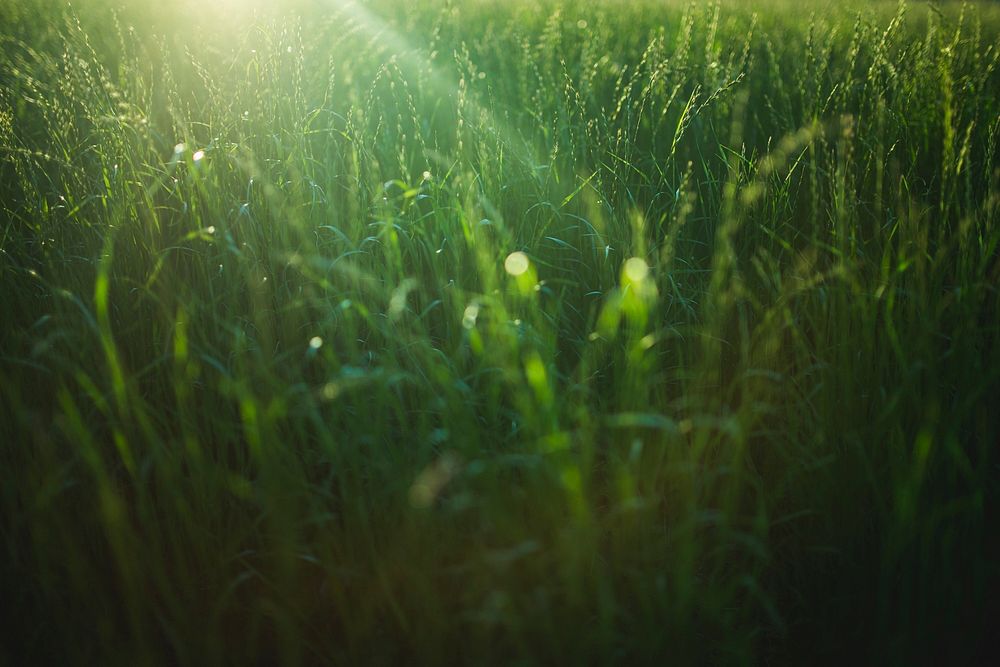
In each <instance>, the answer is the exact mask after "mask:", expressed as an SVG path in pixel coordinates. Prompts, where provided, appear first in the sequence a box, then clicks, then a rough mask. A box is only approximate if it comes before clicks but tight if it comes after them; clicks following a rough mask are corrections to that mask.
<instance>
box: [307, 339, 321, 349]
mask: <svg viewBox="0 0 1000 667" xmlns="http://www.w3.org/2000/svg"><path fill="white" fill-rule="evenodd" d="M321 347H323V339H322V338H320V337H319V336H313V337H312V338H310V339H309V349H311V350H318V349H319V348H321Z"/></svg>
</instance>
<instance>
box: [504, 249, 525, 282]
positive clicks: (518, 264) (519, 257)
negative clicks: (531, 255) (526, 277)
mask: <svg viewBox="0 0 1000 667" xmlns="http://www.w3.org/2000/svg"><path fill="white" fill-rule="evenodd" d="M529 265H530V263H529V262H528V256H527V255H525V254H524V253H523V252H521V251H520V250H518V251H517V252H512V253H510V254H509V255H507V259H506V260H504V263H503V268H504V269H506V270H507V273H509V274H510V275H512V276H514V277H517V276H520V275H523V274H524V273H525V272H526V271H527V270H528V266H529Z"/></svg>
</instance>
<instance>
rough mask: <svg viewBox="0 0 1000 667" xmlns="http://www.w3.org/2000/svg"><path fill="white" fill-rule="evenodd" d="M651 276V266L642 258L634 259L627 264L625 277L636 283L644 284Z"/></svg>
mask: <svg viewBox="0 0 1000 667" xmlns="http://www.w3.org/2000/svg"><path fill="white" fill-rule="evenodd" d="M648 275H649V264H646V260H644V259H642V258H640V257H632V258H630V259H629V260H628V261H626V262H625V276H626V277H627V278H628V279H629V280H631V281H632V282H634V283H639V282H642V281H643V280H645V279H646V276H648Z"/></svg>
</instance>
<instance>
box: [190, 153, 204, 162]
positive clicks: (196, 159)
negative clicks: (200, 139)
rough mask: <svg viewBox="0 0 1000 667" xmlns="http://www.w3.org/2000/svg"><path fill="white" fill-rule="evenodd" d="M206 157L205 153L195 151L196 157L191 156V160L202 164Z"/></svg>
mask: <svg viewBox="0 0 1000 667" xmlns="http://www.w3.org/2000/svg"><path fill="white" fill-rule="evenodd" d="M204 157H205V151H195V152H194V155H192V156H191V159H192V160H194V161H195V162H201V161H202V159H203V158H204Z"/></svg>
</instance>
